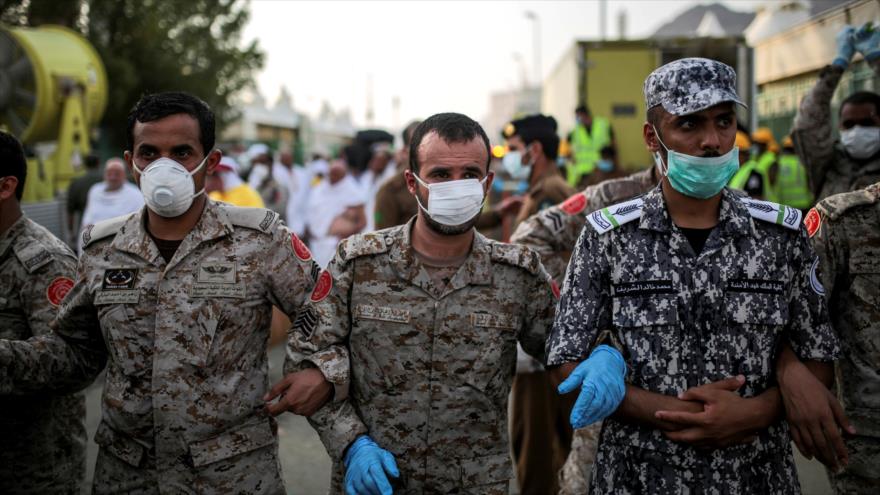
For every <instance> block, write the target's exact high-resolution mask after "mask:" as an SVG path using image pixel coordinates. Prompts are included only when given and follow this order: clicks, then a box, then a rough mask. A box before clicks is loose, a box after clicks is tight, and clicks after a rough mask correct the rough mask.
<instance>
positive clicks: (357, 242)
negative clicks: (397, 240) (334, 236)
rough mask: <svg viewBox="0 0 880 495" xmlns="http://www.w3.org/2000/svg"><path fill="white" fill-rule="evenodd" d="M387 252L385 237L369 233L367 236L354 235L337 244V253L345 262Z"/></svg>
mask: <svg viewBox="0 0 880 495" xmlns="http://www.w3.org/2000/svg"><path fill="white" fill-rule="evenodd" d="M385 251H388V244H387V243H386V242H385V236H383V235H381V234H379V233H377V232H370V233H368V234H355V235H353V236H351V237H349V238H347V239H345V240H344V241H342V242H340V243H339V249H338V253H339V254H340V256H341V257H342V259H344V260H345V261H349V260H353V259H355V258H359V257H361V256H371V255H374V254H380V253H384V252H385Z"/></svg>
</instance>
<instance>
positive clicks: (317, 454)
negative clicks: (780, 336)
mask: <svg viewBox="0 0 880 495" xmlns="http://www.w3.org/2000/svg"><path fill="white" fill-rule="evenodd" d="M283 360H284V353H283V352H282V350H281V348H277V347H276V348H275V349H272V351H271V352H270V363H271V372H270V373H271V380H272V382H273V383H274V381H275V380H277V378H278V377H279V376H280V374H281V364H282V362H283ZM102 384H103V379H99V380H98V381H96V382H95V384H94V385H92V386H91V387H89V389H88V391H87V399H86V401H87V408H88V419H87V427H88V432H89V438H90V439H91V438H92V437H93V436H94V434H95V430H96V429H97V428H98V420H99V419H100V418H99V415H100V400H101V386H102ZM278 432H279V434H280V436H281V444H280V454H281V465H282V468H283V470H284V480H285V483H286V485H287V492H288V493H291V494H297V495H321V494H324V493H327V490H328V488H329V486H330V458H329V457H328V456H327V452H326V451H325V450H324V446H323V445H322V444H321V441H320V440H319V439H318V435H317V434H316V433H315V431H314V430H312V428H311V427H310V426H309V424H308V422H307V421H306V420H305V419H304V418H302V417H300V416H294V415H293V414H282V415H281V416H280V417H279V420H278ZM96 455H97V446H96V445H95V444H94V442H92V441H89V450H88V474H87V476H88V479H89V480H91V477H92V473H93V471H94V465H95V456H96ZM796 457H797V464H798V472H799V473H800V479H801V489H802V490H803V494H804V495H826V494H830V493H831V487H830V485H829V484H828V478H827V477H826V475H825V470H824V468H823V467H822V465H821V464H819V463H818V462H817V461H815V460H814V461H807V460H806V459H804V458H803V457H801V456H800V454H797V453H796ZM90 484H91V483H89V485H90ZM514 492H515V491H514V490H512V491H511V493H514Z"/></svg>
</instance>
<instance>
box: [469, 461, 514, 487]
mask: <svg viewBox="0 0 880 495" xmlns="http://www.w3.org/2000/svg"><path fill="white" fill-rule="evenodd" d="M510 462H511V461H510V455H509V454H507V453H504V454H492V455H484V456H480V457H474V458H471V459H459V465H460V466H461V484H462V486H463V487H470V486H480V485H489V484H492V483H501V482H503V481H507V480H509V479H512V478H513V466H511V464H510Z"/></svg>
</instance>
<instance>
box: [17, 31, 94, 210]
mask: <svg viewBox="0 0 880 495" xmlns="http://www.w3.org/2000/svg"><path fill="white" fill-rule="evenodd" d="M106 106H107V73H106V71H105V70H104V64H103V63H101V58H100V57H99V56H98V53H97V52H96V51H95V49H94V47H92V45H91V44H89V42H88V41H87V40H86V39H85V38H83V37H82V36H81V35H80V34H79V33H77V32H76V31H73V30H71V29H68V28H66V27H62V26H52V25H45V26H40V27H37V28H19V27H15V28H11V27H3V26H0V128H2V129H4V130H6V131H7V132H11V133H12V134H14V135H15V136H16V137H18V139H19V140H21V142H22V143H24V144H25V145H26V146H27V147H28V149H29V150H32V151H34V152H35V154H36V155H35V156H34V157H33V158H30V159H29V160H28V180H27V184H26V187H25V192H24V198H23V199H24V202H26V203H33V202H42V201H51V200H53V199H54V198H55V195H56V193H58V192H61V191H64V190H66V189H67V185H68V184H69V183H70V181H71V180H72V179H73V178H74V177H76V176H77V175H79V174H80V173H81V172H82V170H83V166H84V161H85V155H86V154H88V153H89V151H90V150H91V146H90V143H89V141H90V139H89V138H90V136H91V131H92V129H94V128H95V126H96V125H97V124H98V122H99V121H100V119H101V116H102V115H103V113H104V109H105V108H106Z"/></svg>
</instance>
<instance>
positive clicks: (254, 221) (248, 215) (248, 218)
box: [218, 204, 281, 234]
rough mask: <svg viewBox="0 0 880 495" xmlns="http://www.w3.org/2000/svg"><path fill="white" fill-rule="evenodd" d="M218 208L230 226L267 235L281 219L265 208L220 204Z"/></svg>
mask: <svg viewBox="0 0 880 495" xmlns="http://www.w3.org/2000/svg"><path fill="white" fill-rule="evenodd" d="M218 206H219V207H220V208H221V209H223V211H225V212H226V215H227V216H228V217H229V221H230V222H232V225H235V226H236V227H245V228H248V229H253V230H259V231H260V232H263V233H267V234H268V233H270V232H271V231H272V227H274V226H275V224H276V223H277V222H278V220H279V219H280V218H281V215H279V214H277V213H275V212H274V211H272V210H267V209H265V208H248V207H244V206H232V205H227V204H221V205H218Z"/></svg>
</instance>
